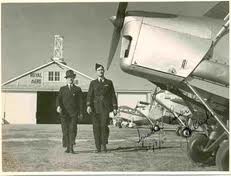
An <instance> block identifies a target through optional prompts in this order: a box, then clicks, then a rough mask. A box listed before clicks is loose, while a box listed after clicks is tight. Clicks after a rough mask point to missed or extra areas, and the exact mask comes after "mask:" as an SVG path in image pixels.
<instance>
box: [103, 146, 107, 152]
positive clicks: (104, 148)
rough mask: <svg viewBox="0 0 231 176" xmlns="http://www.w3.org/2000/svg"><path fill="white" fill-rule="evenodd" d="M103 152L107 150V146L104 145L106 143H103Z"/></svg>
mask: <svg viewBox="0 0 231 176" xmlns="http://www.w3.org/2000/svg"><path fill="white" fill-rule="evenodd" d="M103 152H104V153H106V152H107V147H106V145H103Z"/></svg>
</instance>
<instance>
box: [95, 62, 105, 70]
mask: <svg viewBox="0 0 231 176" xmlns="http://www.w3.org/2000/svg"><path fill="white" fill-rule="evenodd" d="M100 67H103V65H101V64H98V63H96V64H95V70H97V69H98V68H100ZM103 69H104V67H103Z"/></svg>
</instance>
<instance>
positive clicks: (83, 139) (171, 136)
mask: <svg viewBox="0 0 231 176" xmlns="http://www.w3.org/2000/svg"><path fill="white" fill-rule="evenodd" d="M146 132H147V130H146V129H143V130H141V134H142V136H144V135H145V133H146ZM61 136H62V134H61V127H60V125H3V126H2V168H3V171H4V172H32V171H33V172H40V171H47V172H49V171H122V172H124V171H126V172H130V171H135V172H140V171H146V172H152V171H216V170H217V169H216V166H215V165H212V166H211V165H210V166H205V165H200V164H195V163H193V162H192V161H191V160H190V159H189V158H188V157H187V152H186V146H187V142H186V139H183V138H181V137H177V136H176V134H175V132H174V131H173V132H162V133H160V134H159V133H157V134H155V135H153V136H152V137H150V138H149V139H147V140H145V142H144V147H142V146H141V144H138V143H137V140H138V137H137V136H138V135H137V130H136V129H129V128H117V127H113V126H110V138H109V144H108V153H100V154H97V153H94V152H93V151H94V150H95V146H94V139H93V132H92V126H91V125H78V137H77V140H76V145H75V151H77V154H67V153H64V150H65V149H64V148H62V144H61Z"/></svg>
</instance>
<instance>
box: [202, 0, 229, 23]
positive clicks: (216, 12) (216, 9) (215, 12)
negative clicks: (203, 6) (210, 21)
mask: <svg viewBox="0 0 231 176" xmlns="http://www.w3.org/2000/svg"><path fill="white" fill-rule="evenodd" d="M228 13H229V1H222V2H219V3H217V4H216V5H215V6H213V7H212V8H211V9H209V10H208V11H207V12H206V13H205V14H204V16H206V17H210V18H218V19H224V18H225V16H226V15H227V14H228Z"/></svg>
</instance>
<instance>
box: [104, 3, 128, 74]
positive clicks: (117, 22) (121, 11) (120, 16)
mask: <svg viewBox="0 0 231 176" xmlns="http://www.w3.org/2000/svg"><path fill="white" fill-rule="evenodd" d="M127 6H128V3H127V2H120V3H119V6H118V8H117V13H116V18H110V21H111V22H112V23H113V25H114V31H113V35H112V40H111V47H110V52H109V57H108V62H107V70H108V69H109V67H110V65H111V62H112V60H113V57H114V55H115V52H116V49H117V46H118V43H119V40H120V32H121V29H122V28H123V23H124V17H125V13H126V8H127Z"/></svg>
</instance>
